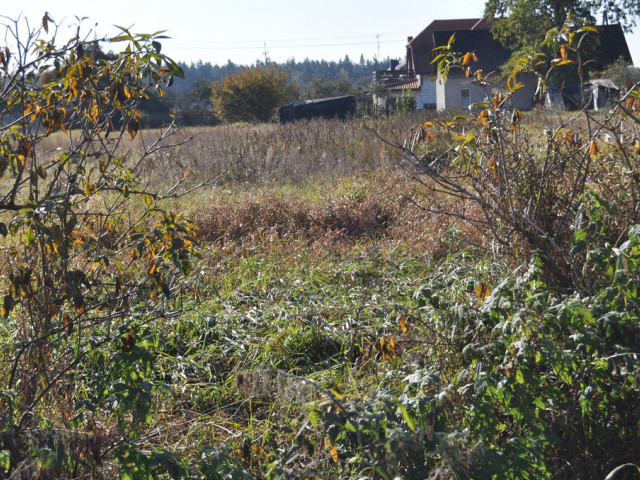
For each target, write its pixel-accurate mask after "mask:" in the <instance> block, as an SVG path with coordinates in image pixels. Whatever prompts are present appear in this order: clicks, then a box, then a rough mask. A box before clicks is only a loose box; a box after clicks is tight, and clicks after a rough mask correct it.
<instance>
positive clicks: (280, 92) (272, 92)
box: [211, 66, 298, 123]
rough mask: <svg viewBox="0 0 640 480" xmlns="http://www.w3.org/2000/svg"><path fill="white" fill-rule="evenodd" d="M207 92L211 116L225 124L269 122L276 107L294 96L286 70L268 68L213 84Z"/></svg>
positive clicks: (251, 69)
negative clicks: (211, 105) (209, 94)
mask: <svg viewBox="0 0 640 480" xmlns="http://www.w3.org/2000/svg"><path fill="white" fill-rule="evenodd" d="M211 90H212V93H211V103H212V104H213V107H214V112H215V115H216V117H218V118H219V119H220V120H221V121H223V122H226V123H234V122H250V123H260V122H269V121H272V120H273V119H274V117H275V114H276V112H277V109H278V107H279V106H281V105H283V104H285V103H287V102H289V101H291V100H293V99H294V98H295V97H296V95H297V93H298V92H297V88H296V87H295V86H294V85H293V84H292V83H291V82H290V81H289V74H288V72H287V71H286V70H279V69H277V68H275V67H270V66H269V67H255V68H250V69H245V70H243V71H242V72H240V73H236V74H234V75H231V76H229V77H226V78H225V79H224V80H223V81H222V83H218V82H214V83H213V84H212V85H211Z"/></svg>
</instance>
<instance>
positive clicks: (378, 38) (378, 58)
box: [376, 33, 380, 62]
mask: <svg viewBox="0 0 640 480" xmlns="http://www.w3.org/2000/svg"><path fill="white" fill-rule="evenodd" d="M376 40H377V42H378V55H377V56H376V60H377V61H378V62H379V61H380V34H379V33H376Z"/></svg>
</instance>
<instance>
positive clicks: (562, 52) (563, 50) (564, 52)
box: [560, 44, 568, 60]
mask: <svg viewBox="0 0 640 480" xmlns="http://www.w3.org/2000/svg"><path fill="white" fill-rule="evenodd" d="M567 47H568V46H567V45H566V44H564V45H560V58H562V60H566V59H567Z"/></svg>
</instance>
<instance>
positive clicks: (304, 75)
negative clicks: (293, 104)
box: [142, 56, 390, 127]
mask: <svg viewBox="0 0 640 480" xmlns="http://www.w3.org/2000/svg"><path fill="white" fill-rule="evenodd" d="M389 64H390V59H388V58H386V59H384V60H381V61H380V60H377V59H365V58H364V56H360V59H359V60H358V61H357V62H356V61H353V60H351V59H350V58H349V56H345V57H344V58H343V59H341V60H339V61H327V60H310V59H308V58H307V59H305V60H303V61H296V60H294V59H290V60H288V61H287V62H285V63H275V62H266V63H265V62H263V61H257V62H256V63H254V64H252V65H240V64H236V63H233V62H232V61H231V60H229V61H228V62H227V63H226V64H224V65H212V64H211V63H209V62H202V61H199V62H196V63H191V64H186V63H181V62H178V65H179V66H180V67H181V68H182V70H183V71H184V76H185V78H184V79H176V81H175V83H174V85H173V86H172V87H171V88H170V89H168V90H167V92H166V94H165V95H164V96H160V95H151V96H150V97H149V98H148V99H147V100H146V101H145V102H144V104H143V105H142V111H143V121H144V123H145V125H146V126H148V127H155V126H160V125H162V124H163V123H168V122H170V121H171V119H172V117H171V115H173V116H174V118H175V119H176V121H177V122H178V123H179V124H180V125H184V126H194V125H215V124H217V123H220V122H223V121H268V120H269V119H270V118H271V117H272V115H273V111H270V113H269V115H266V116H265V114H262V113H260V112H258V113H256V112H253V111H251V112H235V113H229V115H227V114H225V113H224V112H223V110H224V108H225V107H224V106H214V105H213V103H212V97H213V96H215V95H216V92H218V98H220V95H219V93H220V92H221V91H224V90H225V88H224V85H225V82H227V88H226V95H227V99H228V101H227V103H233V101H232V100H233V99H231V98H229V97H228V95H229V94H230V92H231V90H230V87H229V82H230V81H231V82H240V83H242V84H243V85H244V86H245V88H246V87H247V86H248V85H250V84H253V83H254V82H255V83H256V84H255V85H254V86H255V88H256V91H255V92H253V93H249V94H248V95H249V96H251V95H253V94H259V95H260V98H262V99H263V100H262V101H264V98H265V95H266V93H265V91H264V87H265V85H263V84H262V83H263V82H264V83H266V84H267V86H268V85H269V84H270V86H271V87H273V88H275V89H276V90H280V91H279V92H277V91H271V90H270V93H269V94H268V95H267V96H268V97H269V98H270V99H271V101H272V102H273V101H275V103H274V105H277V104H279V103H287V102H289V101H293V100H307V99H311V98H321V97H331V96H338V95H355V96H356V98H357V103H358V105H360V108H361V109H362V110H363V111H366V109H367V106H368V104H369V103H370V102H371V93H372V92H371V88H372V85H371V78H372V73H373V72H374V71H375V70H382V69H385V68H388V66H389ZM216 85H218V86H219V87H220V88H219V89H217V90H216V88H215V86H216ZM260 89H262V92H258V90H260ZM249 100H250V99H249V98H248V97H246V96H245V97H244V98H243V99H242V102H241V103H245V104H246V103H247V102H248V101H249ZM256 101H257V100H256V99H254V101H253V104H255V103H256ZM270 103H271V102H270ZM272 108H273V106H271V109H272ZM258 110H260V109H258Z"/></svg>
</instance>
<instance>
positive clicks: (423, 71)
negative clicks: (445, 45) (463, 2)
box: [407, 18, 492, 75]
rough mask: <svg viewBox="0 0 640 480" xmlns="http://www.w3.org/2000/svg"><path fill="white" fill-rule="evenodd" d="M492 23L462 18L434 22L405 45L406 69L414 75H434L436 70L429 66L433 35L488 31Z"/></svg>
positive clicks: (431, 57)
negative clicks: (462, 31)
mask: <svg viewBox="0 0 640 480" xmlns="http://www.w3.org/2000/svg"><path fill="white" fill-rule="evenodd" d="M491 25H492V22H491V21H490V20H487V19H485V18H462V19H452V20H434V21H433V22H431V23H430V24H429V26H428V27H427V28H425V29H424V30H423V31H422V32H420V33H419V34H418V35H417V36H416V37H414V38H413V40H411V42H409V45H407V68H409V69H413V70H414V71H415V73H416V74H420V75H431V74H435V73H436V71H437V68H436V66H435V65H432V64H431V61H432V60H433V49H434V48H435V47H436V45H435V42H434V38H433V34H434V33H435V32H441V31H447V32H450V31H461V30H490V29H491Z"/></svg>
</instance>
